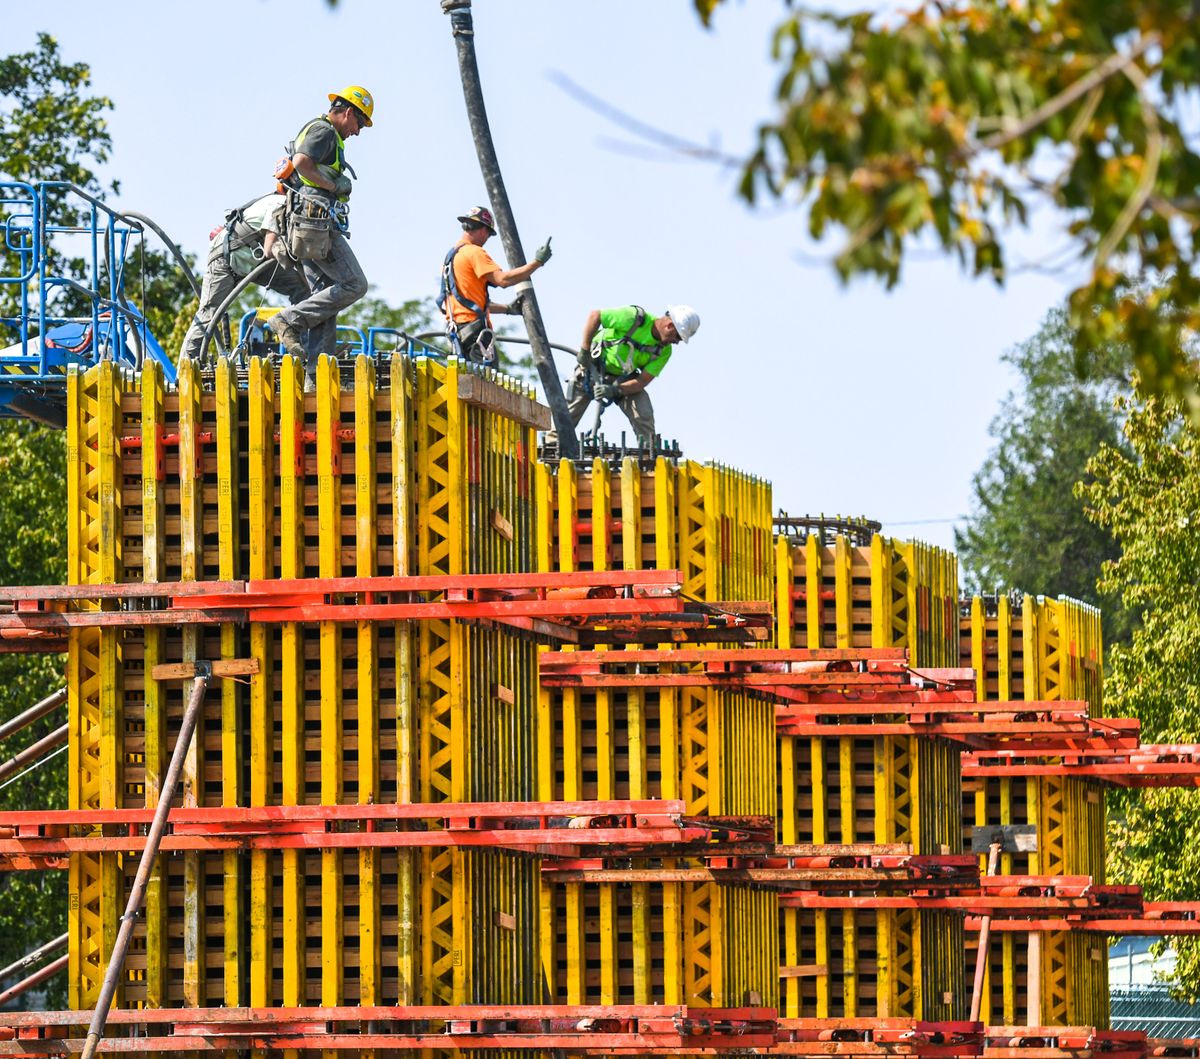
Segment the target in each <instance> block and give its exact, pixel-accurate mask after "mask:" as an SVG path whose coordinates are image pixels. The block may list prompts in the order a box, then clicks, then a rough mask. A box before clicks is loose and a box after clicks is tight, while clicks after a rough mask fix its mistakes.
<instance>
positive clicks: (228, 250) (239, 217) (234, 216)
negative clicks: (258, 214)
mask: <svg viewBox="0 0 1200 1059" xmlns="http://www.w3.org/2000/svg"><path fill="white" fill-rule="evenodd" d="M257 201H258V197H257V196H256V197H255V198H252V199H250V201H249V202H243V203H242V204H241V205H240V206H236V207H235V208H234V209H232V210H229V211H228V212H227V213H226V214H225V243H224V245H223V247H222V250H221V253H222V256H223V257H224V258H225V264H226V265H229V266H230V267H231V268H232V264H231V263H230V260H229V258H230V255H231V254H232V253H233V252H234V251H235V250H241V248H242V247H244V246H249V245H250V244H251V243H253V242H256V241H257V240H258V237H259V234H260V232H250V233H249V235H242V236H237V237H235V236H234V234H233V232H234V229H235V228H236V227H237V226H238V225H239V224H242V223H243V222H244V221H245V220H246V210H247V209H249V208H250V207H251V206H253V205H254V203H256V202H257ZM260 231H261V229H260Z"/></svg>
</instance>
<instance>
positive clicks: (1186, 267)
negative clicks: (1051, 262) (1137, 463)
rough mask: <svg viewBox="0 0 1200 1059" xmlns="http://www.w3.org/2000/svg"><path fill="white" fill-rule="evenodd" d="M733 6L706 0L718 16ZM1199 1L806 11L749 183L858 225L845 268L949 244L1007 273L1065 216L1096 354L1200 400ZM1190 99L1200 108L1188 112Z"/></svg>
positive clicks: (1081, 346)
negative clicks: (1031, 222) (1194, 361)
mask: <svg viewBox="0 0 1200 1059" xmlns="http://www.w3.org/2000/svg"><path fill="white" fill-rule="evenodd" d="M721 2H722V0H694V3H695V6H696V9H697V11H698V12H699V14H700V16H701V18H702V19H703V20H704V21H705V23H706V24H708V23H709V21H710V20H711V18H712V16H713V13H714V10H715V9H716V8H717V7H718V6H719V4H720V3H721ZM1195 17H1196V12H1195V5H1194V4H1193V3H1192V2H1191V0H1163V2H1161V3H1155V4H1134V3H1108V4H1095V3H1087V2H1083V0H1030V2H1028V3H1019V4H1015V3H1010V2H1008V0H966V2H963V3H954V4H947V3H942V2H940V0H929V2H926V3H922V4H920V5H919V6H918V7H917V9H916V10H915V11H912V12H911V13H906V14H902V15H901V14H897V15H888V16H878V15H873V14H871V13H869V12H865V13H861V14H854V15H850V16H835V15H829V14H818V13H812V12H809V11H806V10H796V11H795V12H793V13H791V14H789V15H787V16H786V17H785V18H784V20H783V21H782V22H781V24H780V25H779V27H778V29H777V31H776V33H775V37H774V44H773V56H774V61H775V62H776V63H777V64H778V65H779V68H780V70H781V74H780V78H779V82H778V89H777V93H776V94H777V107H778V109H777V113H776V114H775V115H774V116H773V117H772V118H770V119H769V120H768V121H766V122H765V123H764V124H763V125H762V126H761V127H760V129H759V132H758V145H757V147H756V149H755V150H754V151H753V153H752V154H751V156H750V158H749V160H748V161H747V162H746V164H745V167H744V172H743V178H742V183H741V193H742V194H743V195H744V196H745V197H746V199H748V200H749V201H750V202H755V201H757V200H758V199H760V198H762V197H768V198H772V199H788V200H793V201H799V202H800V203H802V204H803V206H804V207H805V208H806V209H807V213H808V227H809V232H810V234H811V235H812V236H813V238H815V239H821V238H823V237H825V236H826V235H828V234H830V233H831V232H837V231H841V232H842V233H844V236H845V241H844V244H843V245H842V248H841V250H840V252H839V253H838V254H837V257H836V267H837V270H838V272H839V273H840V275H841V276H842V277H843V278H849V277H851V276H854V275H859V274H870V275H875V276H877V277H880V278H881V279H882V280H883V281H884V282H886V283H887V284H888V285H889V286H891V285H894V284H895V283H896V282H897V281H898V280H899V278H900V274H901V267H902V263H903V260H904V256H905V254H906V252H908V251H909V250H911V248H912V247H913V246H914V244H916V245H921V246H926V245H929V244H930V243H932V244H935V245H937V246H938V247H940V248H941V250H942V251H943V252H945V253H947V254H952V255H954V256H956V257H957V258H958V259H959V260H960V262H962V264H963V266H964V267H965V268H967V269H968V270H969V271H971V272H972V273H973V274H975V275H987V276H990V277H991V278H992V279H994V280H995V281H996V282H998V283H1001V282H1003V281H1004V279H1005V277H1006V275H1007V274H1008V271H1009V266H1008V257H1007V254H1006V250H1005V241H1006V240H1007V238H1008V234H1009V231H1010V228H1011V226H1013V225H1024V224H1026V223H1027V221H1028V219H1029V217H1030V216H1031V215H1032V211H1033V208H1034V207H1035V206H1045V207H1049V209H1048V210H1046V211H1045V212H1044V213H1043V214H1041V215H1040V220H1039V226H1040V227H1041V228H1042V229H1043V230H1044V229H1045V228H1046V226H1047V221H1046V219H1045V218H1046V217H1047V216H1052V217H1057V218H1058V219H1059V220H1060V222H1061V225H1060V227H1061V235H1062V243H1063V246H1062V248H1061V251H1060V254H1061V258H1062V259H1070V260H1072V261H1074V262H1087V263H1088V266H1089V269H1090V275H1089V276H1088V278H1087V279H1086V281H1085V282H1084V283H1083V284H1082V285H1081V286H1080V287H1079V288H1078V289H1077V290H1076V291H1075V292H1074V293H1073V294H1072V296H1071V301H1070V304H1071V321H1072V324H1073V325H1074V326H1075V328H1076V329H1077V338H1076V346H1077V349H1078V350H1079V351H1080V353H1081V356H1082V357H1083V358H1084V359H1089V358H1090V357H1091V356H1092V353H1093V351H1094V350H1097V349H1103V348H1105V347H1106V346H1107V345H1108V343H1110V342H1112V341H1114V340H1120V341H1122V342H1124V343H1125V344H1126V347H1127V348H1128V350H1129V351H1130V354H1131V356H1132V359H1133V363H1134V364H1135V365H1136V367H1137V370H1138V374H1139V380H1140V384H1141V385H1142V386H1143V387H1144V389H1145V390H1146V391H1148V392H1151V393H1162V394H1167V395H1171V396H1173V397H1178V398H1182V399H1184V400H1186V401H1187V402H1189V403H1191V404H1192V405H1193V406H1194V407H1198V408H1200V385H1198V383H1197V377H1196V375H1195V374H1194V373H1192V372H1191V371H1189V370H1188V369H1187V355H1186V353H1185V352H1184V342H1183V341H1182V339H1183V338H1184V337H1185V336H1186V335H1187V334H1189V333H1190V332H1192V331H1195V330H1197V329H1198V328H1200V276H1198V275H1197V271H1198V266H1197V255H1198V254H1200V197H1198V196H1197V193H1196V188H1197V186H1200V155H1197V153H1196V151H1195V150H1194V146H1195V138H1194V137H1195V131H1196V130H1195V129H1190V128H1188V127H1187V116H1188V115H1189V113H1194V107H1192V106H1191V101H1192V100H1193V99H1194V96H1195V93H1196V89H1197V87H1198V86H1200V62H1198V61H1197V59H1198V56H1200V47H1198V45H1197V40H1196V34H1195V32H1194V30H1195ZM1189 108H1190V109H1189Z"/></svg>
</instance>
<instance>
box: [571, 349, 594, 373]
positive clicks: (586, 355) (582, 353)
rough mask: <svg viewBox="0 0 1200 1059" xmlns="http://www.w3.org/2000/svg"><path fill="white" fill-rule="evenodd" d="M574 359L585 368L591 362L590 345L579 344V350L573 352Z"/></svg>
mask: <svg viewBox="0 0 1200 1059" xmlns="http://www.w3.org/2000/svg"><path fill="white" fill-rule="evenodd" d="M575 359H576V360H577V361H578V362H579V363H580V364H582V365H583V366H584V367H585V368H586V367H587V366H588V365H589V364H591V362H592V350H591V347H589V346H580V347H579V352H578V353H576V354H575Z"/></svg>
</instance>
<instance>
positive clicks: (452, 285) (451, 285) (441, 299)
mask: <svg viewBox="0 0 1200 1059" xmlns="http://www.w3.org/2000/svg"><path fill="white" fill-rule="evenodd" d="M464 245H465V244H463V243H455V244H454V246H452V247H451V248H450V253H448V254H447V255H446V260H445V261H443V262H442V282H441V285H440V286H439V287H438V297H437V307H438V309H440V310H441V311H442V313H443V314H444V315H445V317H446V322H447V323H448V324H449V325H450V326H453V325H454V313H453V312H452V311H451V309H450V307H449V306H448V305H447V304H446V295H447V294H449V295H450V297H452V298H453V299H454V300H455V301H456V302H458V304H459V305H461V306H462V307H463V308H464V309H466V310H467V312H469V313H474V314H475V319H476V320H486V319H487V310H488V305H490V304H491V297H490V295H489V294H488V291H487V287H486V286H485V287H484V295H483V305H476V304H475V303H474V302H473V301H471V299H470V298H468V297H466V295H464V294H463V293H462V291H460V290H459V289H458V280H456V279H455V278H454V255H455V254H457V253H458V252H459V251H460V250H461V249H462V248H463V246H464Z"/></svg>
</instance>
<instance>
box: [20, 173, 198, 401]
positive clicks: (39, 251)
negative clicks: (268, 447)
mask: <svg viewBox="0 0 1200 1059" xmlns="http://www.w3.org/2000/svg"><path fill="white" fill-rule="evenodd" d="M0 233H2V238H0V292H3V291H5V290H9V291H12V292H13V293H12V297H11V301H12V305H11V308H10V309H9V310H8V314H7V315H0V414H5V413H6V412H7V413H9V414H13V413H16V414H30V413H29V412H28V410H27V409H25V408H24V406H25V405H26V404H27V403H28V401H27V399H28V398H30V396H31V395H36V399H37V400H38V401H39V402H41V403H43V404H47V405H61V404H62V403H63V399H64V397H65V389H66V371H67V368H68V367H69V366H70V365H72V364H84V365H87V364H94V363H96V362H97V361H100V360H114V361H117V362H118V363H121V364H124V365H127V366H129V367H131V368H135V369H136V368H138V367H140V366H141V362H142V360H143V358H145V357H151V358H153V359H155V360H158V361H160V362H161V363H162V364H163V367H164V369H165V372H166V375H167V377H168V378H169V379H171V380H172V381H173V380H174V377H175V366H174V364H173V362H172V361H171V358H170V357H169V356H167V355H166V353H165V352H164V351H163V350H162V348H161V347H160V346H159V344H158V342H157V341H156V340H155V338H154V336H153V335H152V334H151V332H150V328H149V326H148V325H147V322H146V318H145V316H144V315H143V312H142V310H141V309H140V308H139V307H138V306H137V305H136V304H134V303H133V302H132V301H131V300H130V298H129V296H128V292H127V287H128V286H129V284H128V283H127V280H128V275H127V271H128V264H129V259H130V255H131V252H132V250H133V249H134V247H135V246H136V245H137V240H139V239H141V238H142V235H143V228H142V225H141V224H139V223H138V222H137V221H135V220H133V219H132V218H129V217H126V216H124V215H123V214H121V213H120V212H119V211H117V210H114V209H113V208H112V207H110V206H108V205H106V204H105V203H104V202H102V201H100V200H99V199H98V198H96V197H95V196H94V195H92V194H90V193H89V192H87V191H85V190H83V189H82V188H80V187H78V186H76V185H74V184H68V183H64V182H60V181H46V182H42V183H37V184H30V183H24V182H17V181H13V182H6V183H0ZM68 262H71V263H74V267H71V268H70V273H71V274H68ZM80 263H81V264H82V268H80ZM0 311H3V310H0Z"/></svg>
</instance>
